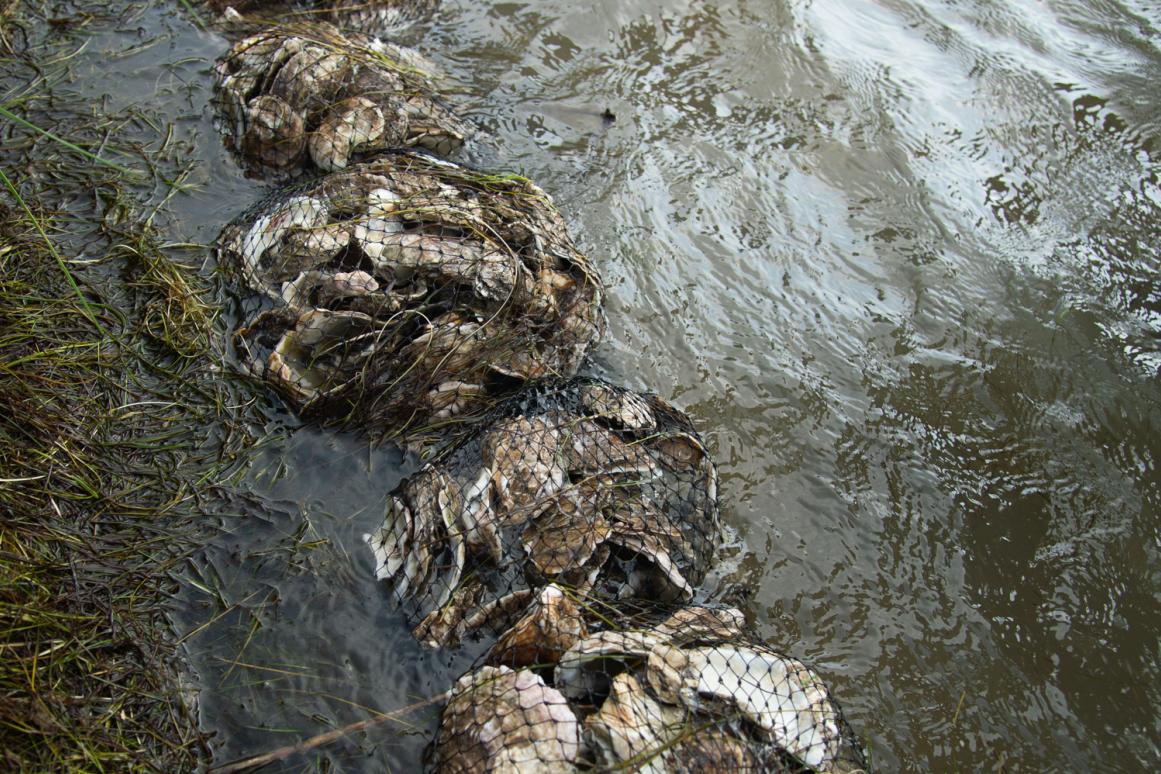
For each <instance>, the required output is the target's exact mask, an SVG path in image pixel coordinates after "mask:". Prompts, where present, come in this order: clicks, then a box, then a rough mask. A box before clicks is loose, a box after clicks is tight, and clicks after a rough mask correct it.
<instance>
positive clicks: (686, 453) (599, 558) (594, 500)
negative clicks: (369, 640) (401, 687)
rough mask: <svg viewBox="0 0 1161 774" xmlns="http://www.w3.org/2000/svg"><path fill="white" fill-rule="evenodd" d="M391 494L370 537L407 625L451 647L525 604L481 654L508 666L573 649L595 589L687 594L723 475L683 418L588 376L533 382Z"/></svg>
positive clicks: (599, 593) (713, 534) (668, 600)
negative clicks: (486, 652)
mask: <svg viewBox="0 0 1161 774" xmlns="http://www.w3.org/2000/svg"><path fill="white" fill-rule="evenodd" d="M387 499H388V504H387V515H386V519H385V521H384V524H383V526H382V527H381V528H380V529H379V530H377V531H376V532H375V533H374V534H373V535H370V536H368V539H369V542H370V544H371V547H372V549H373V550H374V552H375V556H376V573H377V575H378V577H379V578H381V579H383V580H387V581H389V582H390V583H391V587H392V593H393V595H394V596H395V598H396V599H397V600H398V601H399V602H400V603H401V604H402V605H403V606H404V607H405V608H406V609H407V610H408V611H409V614H410V615H411V618H412V621H413V622H416V623H415V629H414V634H415V636H416V637H417V638H418V639H419V640H421V641H422V642H425V643H427V644H428V645H431V646H433V647H440V646H445V645H450V644H453V643H455V642H456V641H458V640H459V639H460V638H462V637H464V636H465V635H468V634H473V633H476V632H479V631H482V630H491V631H499V630H502V629H504V628H505V627H507V626H509V625H510V624H511V623H512V621H513V620H514V619H515V616H516V615H517V614H519V612H520V611H522V610H525V608H529V609H528V610H527V611H526V613H525V618H526V619H528V620H524V619H521V621H522V622H519V621H518V622H517V623H516V625H515V626H514V627H513V628H512V629H511V630H509V631H508V632H507V633H506V634H504V635H503V636H502V637H501V638H500V641H499V642H498V643H497V644H496V646H495V647H494V648H493V651H492V655H491V656H490V659H491V660H492V661H495V662H496V663H503V664H506V665H508V666H513V665H526V664H529V663H542V662H543V661H544V659H545V657H546V653H547V654H551V653H557V654H559V652H563V651H564V650H566V649H567V648H568V643H567V639H568V637H572V636H574V635H575V636H580V635H582V634H583V633H584V632H585V626H584V620H583V616H582V615H581V613H580V610H579V607H580V606H587V607H591V606H592V605H594V604H598V602H596V600H600V602H599V604H602V605H614V606H616V608H617V609H621V610H628V609H634V608H641V609H652V607H654V606H656V605H657V604H677V603H681V602H685V601H689V600H690V599H692V598H693V594H694V586H695V585H696V584H698V583H699V582H701V580H702V579H703V578H704V577H705V573H706V571H707V570H708V567H709V562H710V560H711V558H712V556H713V553H714V550H715V548H716V546H717V543H718V533H719V524H718V512H717V472H716V470H715V468H714V465H713V463H712V462H711V461H710V459H709V455H708V453H707V452H706V450H705V447H704V446H703V445H702V442H701V440H700V439H699V438H698V436H697V434H696V433H695V432H694V430H693V428H692V426H691V424H690V422H689V420H688V418H686V417H685V416H684V415H683V414H681V412H679V411H677V410H676V409H674V408H673V407H671V406H670V405H669V404H667V403H666V402H665V401H663V400H662V399H661V398H658V397H657V396H655V395H642V394H638V393H636V392H633V391H631V390H627V389H624V388H621V387H616V386H614V385H612V384H609V383H607V382H603V381H599V380H595V379H574V380H571V381H556V382H542V383H539V384H535V385H533V386H531V387H529V388H528V389H526V390H525V391H523V392H521V393H519V394H517V395H516V396H514V397H513V398H511V399H509V400H508V401H507V402H506V403H504V404H502V405H501V406H500V407H498V409H497V410H496V411H495V412H494V413H493V414H492V415H491V416H489V417H488V421H487V422H486V423H485V424H484V426H483V428H482V429H481V430H479V431H477V432H475V433H474V434H472V435H471V436H469V437H467V438H466V439H465V440H464V441H462V442H461V443H460V444H459V445H458V446H457V447H455V448H454V449H452V450H450V451H448V452H446V453H444V454H443V455H441V456H440V457H438V458H437V459H436V460H434V461H432V462H430V463H428V464H427V465H426V466H424V467H423V468H422V469H421V470H420V471H419V472H418V473H416V474H415V475H413V476H411V477H410V478H408V479H407V480H406V481H404V482H403V483H402V484H401V485H400V486H399V487H398V488H397V489H396V491H395V492H393V493H392V494H390V495H389V496H388V498H387ZM541 589H545V590H554V589H555V591H554V592H553V593H551V594H549V595H548V596H546V591H541ZM563 621H566V622H568V623H567V624H562V623H561V622H563ZM522 632H524V633H527V635H528V637H527V638H525V637H522V636H520V634H521V633H522ZM562 643H563V644H562ZM529 654H532V655H529Z"/></svg>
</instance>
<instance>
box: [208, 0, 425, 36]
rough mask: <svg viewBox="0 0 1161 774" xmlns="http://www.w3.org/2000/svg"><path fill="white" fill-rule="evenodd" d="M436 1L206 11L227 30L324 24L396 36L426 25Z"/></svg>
mask: <svg viewBox="0 0 1161 774" xmlns="http://www.w3.org/2000/svg"><path fill="white" fill-rule="evenodd" d="M438 5H439V0H296V1H295V2H284V1H282V0H210V2H209V6H210V10H211V11H212V12H213V13H214V14H217V15H218V19H219V21H221V22H222V23H223V24H225V25H226V26H227V27H228V28H230V29H245V28H246V27H253V28H255V29H257V28H258V27H259V25H261V26H265V27H269V26H273V25H285V24H286V23H287V22H290V23H294V22H305V21H325V22H330V23H331V24H334V25H335V26H337V27H339V28H340V29H342V30H344V31H355V32H361V33H365V34H368V35H393V34H398V33H400V32H402V31H404V30H406V29H407V28H409V27H411V26H412V25H414V24H416V23H418V22H422V21H426V20H427V19H429V18H430V17H431V16H432V14H433V13H434V12H435V9H436V7H437V6H438Z"/></svg>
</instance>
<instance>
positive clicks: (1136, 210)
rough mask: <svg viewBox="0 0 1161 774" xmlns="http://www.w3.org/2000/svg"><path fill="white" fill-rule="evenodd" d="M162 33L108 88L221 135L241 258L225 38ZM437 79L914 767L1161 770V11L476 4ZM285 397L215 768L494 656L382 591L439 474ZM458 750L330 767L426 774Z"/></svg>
mask: <svg viewBox="0 0 1161 774" xmlns="http://www.w3.org/2000/svg"><path fill="white" fill-rule="evenodd" d="M175 5H176V4H175ZM136 23H137V24H139V25H141V29H144V30H145V33H144V35H145V36H146V37H148V36H151V35H160V36H162V41H163V42H162V43H161V44H159V45H153V46H150V47H148V48H146V49H144V50H140V51H138V50H136V49H134V48H133V46H134V45H135V43H134V42H133V41H134V35H140V33H137V32H134V31H132V30H122V31H119V32H117V33H110V34H109V36H108V37H107V39H103V40H102V41H99V42H100V45H98V46H94V47H93V49H92V50H91V51H90V53H89V56H92V53H93V52H97V53H98V54H101V52H105V53H107V52H109V51H116V52H123V54H124V55H123V56H118V57H114V58H111V59H110V58H108V57H105V56H104V55H99V56H93V58H92V62H93V72H92V74H91V75H90V76H86V77H82V79H81V82H80V84H79V85H78V87H77V88H80V89H82V90H85V89H87V90H91V91H97V92H100V91H101V90H108V91H110V96H111V100H112V101H113V102H114V103H116V102H118V101H119V100H121V101H124V100H134V99H139V98H140V95H141V94H142V93H145V94H147V95H150V96H146V97H145V98H144V99H146V100H147V101H151V102H152V103H156V104H160V105H163V106H164V105H172V109H173V111H174V112H178V113H182V114H188V118H187V119H186V120H185V122H184V127H185V128H184V131H186V132H188V133H189V135H190V136H191V137H194V138H195V139H196V143H195V147H196V151H195V156H196V160H197V161H199V165H198V169H197V172H196V174H195V178H196V180H195V182H196V183H197V184H198V186H199V187H198V188H197V190H194V191H191V192H190V193H188V194H185V195H182V196H180V197H177V198H175V199H174V200H173V201H172V203H171V207H170V210H171V213H172V216H173V217H172V223H171V225H170V229H171V230H172V231H173V234H174V236H175V237H180V238H181V239H188V240H195V241H202V242H209V241H212V239H213V238H214V237H215V236H216V235H217V233H218V231H219V230H220V229H221V227H222V226H223V225H224V224H225V223H226V222H227V221H228V220H229V219H231V218H232V217H234V216H235V215H236V214H238V213H239V212H240V211H241V210H242V209H243V208H245V207H246V206H248V205H249V204H251V203H252V202H254V201H256V200H257V199H259V198H260V197H261V195H262V191H263V188H262V186H261V185H259V184H257V183H255V182H253V181H248V180H246V179H244V178H243V177H242V175H241V173H240V172H239V171H238V169H237V167H236V165H235V164H234V163H233V160H232V159H230V158H229V156H228V155H227V154H226V152H225V151H224V150H223V149H222V148H221V146H220V143H218V142H217V138H216V136H215V134H214V132H213V129H212V120H211V114H210V110H209V107H208V104H209V91H210V74H209V67H210V64H211V62H212V60H213V59H214V57H216V56H218V55H219V54H221V53H222V52H223V51H224V50H225V47H226V45H227V43H226V41H225V39H224V38H221V37H219V36H217V35H216V34H213V33H205V32H198V31H197V30H196V29H195V28H194V27H193V26H192V25H191V24H189V22H188V19H187V18H186V17H184V16H183V15H182V14H181V12H180V11H167V12H157V13H148V14H145V15H144V16H143V17H141V18H139V19H137V20H136ZM403 42H407V43H411V44H414V45H416V46H417V47H418V48H420V49H421V50H422V51H423V52H424V53H426V54H428V55H429V56H430V57H432V58H433V59H434V60H436V61H437V62H438V63H439V64H440V65H442V66H443V67H444V68H446V74H447V77H448V81H449V84H450V87H451V89H450V90H451V91H452V92H453V94H454V101H455V102H457V103H458V104H460V105H461V106H463V107H464V108H465V110H466V113H467V114H468V116H469V117H470V118H472V119H473V120H474V121H475V122H477V123H478V124H479V125H480V126H481V127H482V128H483V129H484V137H482V138H481V139H480V140H479V141H477V143H476V144H475V145H474V147H473V148H472V150H471V152H470V153H469V154H468V156H467V158H468V160H469V161H471V162H473V163H475V164H477V165H479V166H482V167H484V168H487V169H489V170H495V171H518V172H523V173H525V174H527V175H528V176H530V177H531V178H532V179H533V180H535V181H536V182H537V183H538V184H539V185H541V186H542V187H543V188H545V189H546V190H547V191H549V192H550V193H551V194H552V195H553V196H554V197H555V199H556V201H557V203H558V204H559V205H560V206H561V208H562V210H564V212H565V214H566V216H567V218H568V220H569V222H570V223H571V225H572V227H573V233H574V237H575V238H576V239H577V242H578V243H579V244H580V245H581V246H582V248H583V249H585V250H586V251H587V252H589V253H590V255H591V256H592V258H593V260H594V262H595V263H596V264H597V266H598V267H599V268H600V269H601V270H602V271H603V273H604V276H605V278H606V280H607V281H608V284H609V292H608V305H607V307H608V318H609V332H608V336H607V338H606V341H605V343H604V344H602V346H601V347H600V348H599V350H598V352H597V357H596V360H595V362H594V363H593V365H592V368H591V370H592V371H593V372H595V373H598V374H601V375H604V376H606V377H608V378H610V379H612V380H614V381H617V382H620V383H623V384H626V385H627V386H630V387H634V388H641V389H648V390H652V391H655V392H657V393H659V394H661V395H662V396H664V397H666V398H668V399H670V400H672V401H673V402H674V403H675V404H676V405H677V406H678V407H680V408H682V409H684V410H686V411H687V412H689V413H690V414H691V416H692V417H693V418H694V420H695V422H696V424H697V425H698V427H699V429H700V430H701V431H702V432H703V433H704V434H705V435H706V436H707V437H708V438H709V440H710V443H711V448H712V450H713V452H714V454H715V458H716V460H717V462H718V463H719V466H720V471H721V474H722V487H721V493H722V498H723V500H722V510H723V517H724V519H725V520H726V522H727V523H728V524H729V526H730V528H731V530H732V533H733V537H734V545H733V547H731V548H730V549H729V550H728V551H727V552H725V553H726V556H725V557H724V560H725V561H724V564H723V570H722V572H721V573H720V575H721V577H720V579H719V580H718V582H717V588H715V589H713V590H712V591H715V592H716V591H718V590H735V591H736V589H737V588H738V587H739V586H740V587H741V588H742V589H744V590H745V591H746V592H748V595H749V596H748V601H747V613H748V614H749V615H750V616H751V618H752V620H753V621H754V623H755V624H756V626H757V628H758V630H759V632H760V633H761V634H762V635H763V636H765V637H767V638H768V639H769V640H770V642H771V643H772V644H773V645H775V646H777V647H779V648H781V649H783V650H785V651H787V652H789V653H791V654H793V655H795V656H798V657H801V658H804V659H806V660H808V661H810V662H811V663H813V664H814V665H815V666H816V667H817V668H818V669H819V671H820V672H821V673H822V674H823V676H824V677H825V679H826V680H827V681H828V682H829V684H830V686H831V688H832V690H833V691H834V693H835V694H836V696H837V697H838V698H839V699H840V701H841V702H842V703H843V706H844V708H845V710H846V712H847V713H848V716H849V718H850V720H851V722H852V723H853V725H854V726H855V728H856V729H857V730H858V731H859V732H860V733H861V734H862V736H863V737H864V739H865V740H866V742H867V744H868V745H869V749H870V752H871V755H872V760H873V763H874V765H875V767H876V768H877V769H879V770H882V771H892V770H899V769H908V770H918V769H929V770H939V771H947V770H983V769H991V768H993V767H996V768H1004V769H1007V770H1061V769H1081V768H1090V767H1091V768H1101V769H1108V770H1125V771H1129V770H1143V769H1154V768H1156V767H1157V764H1158V761H1159V760H1161V751H1159V749H1158V745H1159V744H1161V716H1159V715H1158V711H1157V709H1156V707H1158V706H1161V664H1159V661H1161V646H1159V644H1158V638H1157V634H1156V633H1157V632H1158V631H1161V613H1159V612H1158V611H1161V605H1159V604H1158V601H1159V596H1161V556H1159V552H1161V532H1159V528H1158V514H1159V512H1161V508H1159V505H1161V489H1159V483H1161V482H1159V477H1158V471H1157V458H1158V454H1159V453H1161V448H1159V447H1161V433H1159V432H1158V430H1159V428H1158V421H1159V417H1161V414H1159V412H1158V400H1159V398H1161V389H1159V386H1158V368H1159V367H1161V340H1159V337H1161V291H1159V290H1158V279H1159V274H1161V231H1159V228H1158V225H1157V224H1158V223H1159V222H1161V183H1159V179H1158V165H1157V162H1156V157H1157V153H1158V133H1159V132H1161V97H1159V95H1158V92H1157V90H1156V74H1157V73H1158V72H1161V11H1159V10H1158V9H1157V8H1156V7H1154V6H1151V5H1149V4H1146V3H1134V2H1119V3H1118V2H1099V3H1094V2H1083V3H1082V2H1064V1H1062V0H1045V1H1043V2H1039V1H1037V2H1034V1H1033V0H1019V1H1017V2H1010V3H991V2H982V1H977V2H950V1H949V2H922V3H920V2H903V1H896V0H885V1H883V2H854V1H852V0H814V1H813V2H724V3H716V4H711V3H696V2H695V3H692V4H691V3H686V2H680V3H679V2H672V1H671V0H663V1H658V2H612V1H611V0H609V1H607V2H593V3H588V4H583V5H576V4H574V3H566V2H560V1H559V0H548V1H546V2H538V3H529V4H525V3H462V2H455V1H454V0H449V1H448V2H445V4H444V6H443V9H442V10H441V11H440V13H439V14H438V16H437V18H436V19H435V20H434V21H433V23H431V24H429V25H427V26H426V27H425V28H423V29H420V30H417V31H416V32H415V33H414V34H413V35H412V36H411V37H410V38H409V39H407V40H404V41H403ZM162 63H165V64H164V65H163V64H162ZM174 63H177V64H174ZM111 72H116V73H118V76H117V78H116V80H115V81H112V82H111V81H110V79H109V73H111ZM86 78H87V79H86ZM606 110H608V111H610V112H611V114H612V116H614V117H615V120H611V121H610V120H609V119H608V118H607V117H604V116H603V114H604V112H605V111H606ZM259 399H260V400H264V401H269V402H270V406H271V408H270V409H269V414H270V426H269V428H268V431H269V434H270V437H269V439H268V440H267V441H266V442H265V443H264V445H263V446H262V447H261V448H260V450H259V451H257V452H256V453H255V455H254V459H253V460H252V461H251V462H250V463H249V465H248V470H249V472H248V473H247V475H246V477H245V479H244V480H243V481H242V482H241V483H240V484H238V485H237V487H236V489H235V492H234V494H233V495H231V496H229V497H226V498H224V499H223V500H222V501H221V502H216V503H213V504H211V505H208V506H207V510H208V511H209V513H208V515H209V516H211V517H216V518H219V519H220V520H221V522H222V523H223V524H224V525H225V527H226V530H225V533H224V535H223V537H222V538H221V539H220V540H218V541H216V542H215V543H213V544H211V545H207V546H206V547H205V549H204V551H203V553H202V555H201V556H200V557H199V559H198V562H197V566H192V565H191V567H190V569H189V570H188V576H189V577H188V593H187V598H186V600H185V605H186V607H185V609H184V610H183V612H182V613H181V614H180V615H179V620H180V622H181V624H182V625H183V626H187V627H188V628H189V629H190V630H194V629H195V628H196V627H199V626H201V627H203V628H201V629H197V630H196V632H195V633H194V634H192V635H191V636H190V637H189V639H188V640H187V643H188V644H187V647H188V652H189V655H190V657H191V661H192V666H193V668H194V670H195V671H196V686H195V687H196V688H197V689H198V690H199V695H200V707H201V716H202V720H203V722H204V724H205V727H206V728H207V729H208V730H212V731H215V732H216V734H217V736H216V738H215V740H214V745H215V749H216V752H217V754H218V755H219V760H225V759H230V758H234V757H240V756H243V755H247V754H254V753H258V752H263V751H265V750H267V749H270V748H273V747H277V746H280V745H282V744H286V743H289V742H292V741H295V740H296V739H297V738H299V736H301V735H309V734H314V733H319V732H321V731H324V730H327V729H329V728H331V727H334V726H338V725H343V724H345V723H349V722H352V721H355V720H359V719H362V718H363V717H366V715H367V712H366V709H367V708H370V709H373V710H379V711H387V710H391V709H394V708H397V707H401V706H404V705H407V704H409V703H411V702H413V701H416V700H419V699H423V698H424V697H426V696H430V695H432V694H434V693H437V692H439V691H441V690H443V689H444V688H445V687H447V685H449V684H450V680H451V679H452V678H453V677H454V676H455V675H456V674H458V673H459V672H460V671H461V670H462V669H463V668H464V667H465V666H466V665H467V664H468V663H469V662H470V661H471V659H472V657H473V656H474V655H475V653H472V652H470V651H469V652H461V653H459V654H456V655H445V654H438V653H435V654H433V653H429V652H425V651H423V650H422V649H421V648H419V647H418V646H416V645H415V644H414V643H413V642H412V641H411V639H410V637H409V636H408V635H407V632H406V630H405V628H404V627H403V625H402V622H401V620H400V619H399V618H398V616H397V615H396V614H395V613H394V612H393V611H392V610H391V609H390V606H389V603H388V598H387V593H386V590H385V589H384V588H382V587H381V586H379V585H378V584H376V583H374V582H373V581H372V580H371V569H372V562H371V557H370V555H369V553H368V552H367V551H366V550H365V546H364V545H363V543H362V541H361V535H362V534H363V533H364V532H367V531H369V530H370V529H372V528H374V527H375V526H377V524H378V522H379V521H380V519H381V518H382V502H383V494H384V493H385V492H386V491H388V490H389V489H390V488H391V487H392V486H394V484H395V483H396V482H397V481H398V480H399V479H400V477H401V476H402V475H404V474H406V473H407V472H408V471H410V470H412V469H413V468H414V461H410V460H406V459H404V458H403V457H402V456H401V455H399V454H397V453H395V452H393V451H391V450H386V449H384V450H371V449H368V448H367V445H366V443H364V442H361V441H359V440H357V439H355V438H351V437H346V436H334V435H332V434H328V433H323V432H319V431H315V430H311V429H304V428H299V427H298V426H297V425H296V423H295V422H294V421H293V420H292V419H291V418H290V417H288V416H287V415H286V414H285V413H283V412H280V411H279V410H278V408H277V404H276V402H275V401H274V400H273V399H272V398H271V397H270V396H268V395H264V394H261V395H259ZM434 718H435V715H434V713H433V712H431V711H427V712H419V713H415V714H412V715H408V716H407V717H406V719H405V720H406V723H405V724H403V725H394V726H388V727H384V728H382V729H379V730H377V731H375V732H372V733H371V734H369V735H366V736H357V737H353V738H351V739H349V740H348V741H347V742H345V743H343V744H340V745H338V746H335V747H331V748H328V749H327V750H325V751H321V752H318V753H316V754H314V757H312V758H310V759H309V761H317V760H320V759H326V760H328V761H329V763H330V764H332V765H333V766H335V767H336V768H337V769H339V770H346V771H352V770H366V771H372V770H382V769H383V768H384V767H385V765H386V766H390V767H392V768H396V767H398V768H401V769H407V770H410V769H413V768H414V762H415V760H416V759H417V757H418V756H419V755H420V754H421V753H422V750H423V747H424V745H425V744H426V741H427V739H428V738H429V735H430V733H431V731H432V729H433V723H434ZM309 761H304V760H303V759H292V760H291V761H289V762H288V763H287V764H286V766H287V768H286V770H300V769H301V768H302V767H303V765H304V763H307V762H309Z"/></svg>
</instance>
